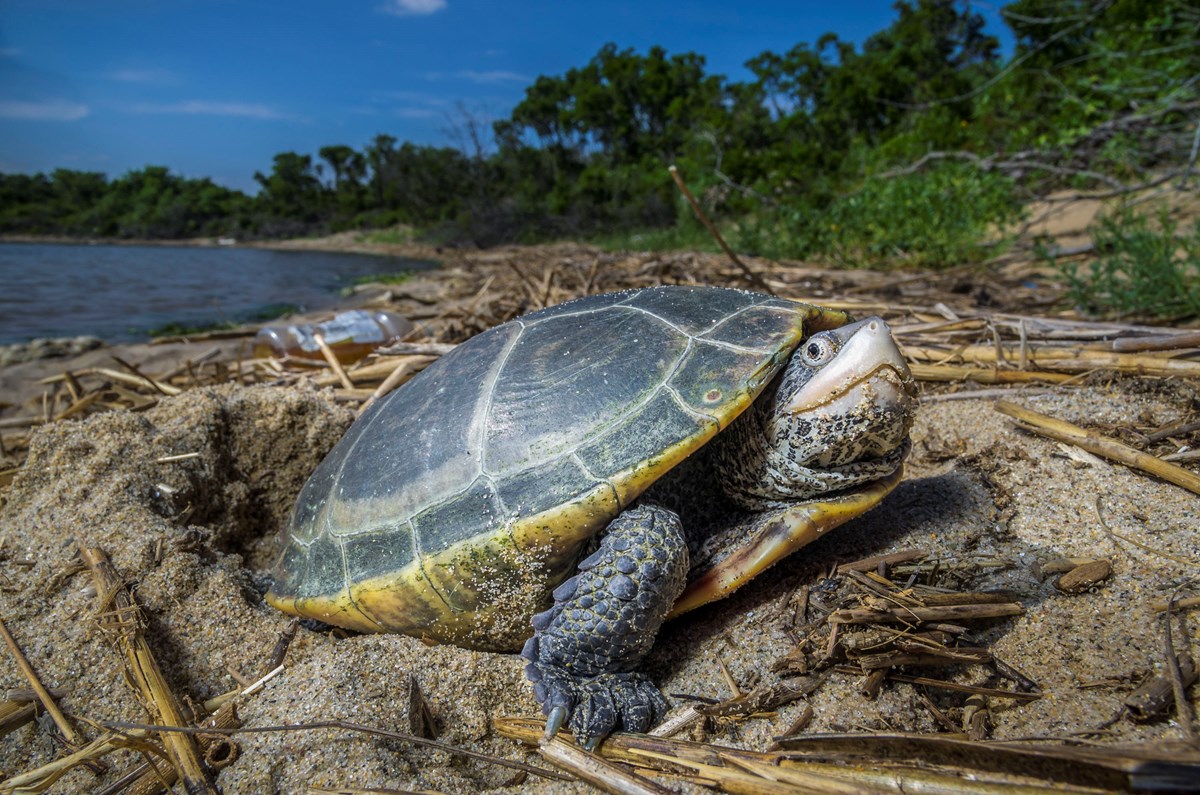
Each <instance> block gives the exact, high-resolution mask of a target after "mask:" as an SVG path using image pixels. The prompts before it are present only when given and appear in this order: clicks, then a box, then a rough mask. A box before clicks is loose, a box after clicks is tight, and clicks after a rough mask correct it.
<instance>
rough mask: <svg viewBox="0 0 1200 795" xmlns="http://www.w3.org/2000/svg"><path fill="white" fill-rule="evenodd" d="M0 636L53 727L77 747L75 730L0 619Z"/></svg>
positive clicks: (77, 740)
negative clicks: (52, 722) (52, 721)
mask: <svg viewBox="0 0 1200 795" xmlns="http://www.w3.org/2000/svg"><path fill="white" fill-rule="evenodd" d="M0 636H2V637H3V638H4V643H5V645H7V646H8V650H9V652H10V653H11V654H12V656H13V659H14V660H16V662H17V667H18V668H20V669H21V673H22V674H23V675H24V676H25V679H26V680H27V681H28V682H29V686H30V687H31V688H33V692H35V693H37V697H38V700H39V701H41V702H42V706H43V707H45V708H46V712H48V713H50V717H51V718H53V719H54V725H55V726H57V727H58V730H59V731H60V732H62V735H63V737H65V738H66V740H67V743H69V744H70V745H72V746H78V745H79V743H80V741H81V739H80V737H79V735H78V734H77V733H76V732H75V728H74V727H73V726H71V723H70V721H68V720H67V716H66V715H64V714H63V713H62V710H60V709H59V708H58V704H57V703H56V702H55V701H54V696H52V695H51V694H50V691H49V690H47V689H46V687H45V685H43V684H42V681H41V679H39V678H38V675H37V671H35V670H33V666H32V665H30V664H29V660H28V659H26V658H25V653H24V652H22V651H21V647H20V646H18V645H17V641H16V638H14V637H13V636H12V633H11V632H9V631H8V627H7V626H5V624H4V621H3V620H2V619H0Z"/></svg>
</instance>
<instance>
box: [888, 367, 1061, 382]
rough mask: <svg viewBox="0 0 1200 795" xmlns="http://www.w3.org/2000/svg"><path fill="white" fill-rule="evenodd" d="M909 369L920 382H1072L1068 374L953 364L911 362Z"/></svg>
mask: <svg viewBox="0 0 1200 795" xmlns="http://www.w3.org/2000/svg"><path fill="white" fill-rule="evenodd" d="M908 369H909V370H911V371H912V374H913V378H915V379H917V380H918V381H974V382H976V383H979V384H1025V383H1029V382H1031V381H1040V382H1042V383H1051V384H1056V383H1062V382H1063V381H1069V380H1071V378H1072V376H1071V375H1070V374H1068V373H1049V372H1041V371H1032V370H994V369H993V370H985V369H983V368H981V367H957V366H955V365H952V364H921V363H919V362H909V363H908Z"/></svg>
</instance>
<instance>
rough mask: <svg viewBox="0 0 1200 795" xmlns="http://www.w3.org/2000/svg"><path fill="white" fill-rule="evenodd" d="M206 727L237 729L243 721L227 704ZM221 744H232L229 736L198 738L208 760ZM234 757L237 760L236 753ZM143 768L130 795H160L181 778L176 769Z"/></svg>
mask: <svg viewBox="0 0 1200 795" xmlns="http://www.w3.org/2000/svg"><path fill="white" fill-rule="evenodd" d="M204 725H205V726H206V727H208V728H216V729H236V728H238V727H240V726H241V725H242V721H241V718H239V717H238V714H237V709H236V708H235V706H234V705H233V704H227V705H225V706H224V707H222V708H221V709H219V710H217V712H216V714H214V715H213V716H212V717H210V718H209V719H208V720H206V721H205V722H204ZM221 743H226V744H227V743H230V738H229V735H227V734H201V735H199V736H198V737H197V742H196V744H197V746H199V749H200V751H201V752H202V753H203V755H204V757H205V758H206V759H207V758H208V757H209V756H210V753H211V751H212V749H213V748H216V747H218V746H219V744H221ZM234 757H235V758H236V752H234ZM222 766H223V767H224V766H225V765H222ZM141 767H142V769H144V772H142V774H141V775H140V776H139V777H138V778H137V779H136V780H135V781H134V782H133V783H132V784H131V785H130V787H129V789H128V795H159V793H163V792H167V791H169V790H170V788H171V786H172V785H174V784H175V782H176V781H177V780H178V778H179V776H178V775H177V774H176V771H175V769H174V768H167V769H166V770H163V769H161V768H158V766H157V765H156V766H155V769H154V770H150V769H148V768H149V767H150V765H149V764H146V765H142V766H141Z"/></svg>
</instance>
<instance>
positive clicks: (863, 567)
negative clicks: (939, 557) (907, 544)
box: [837, 549, 929, 574]
mask: <svg viewBox="0 0 1200 795" xmlns="http://www.w3.org/2000/svg"><path fill="white" fill-rule="evenodd" d="M928 554H929V553H927V552H926V551H925V550H923V549H905V550H901V551H900V552H890V553H888V554H886V555H873V556H871V557H869V558H862V559H861V560H854V561H851V562H849V563H843V564H841V565H839V566H838V567H837V573H838V574H845V573H846V572H850V571H874V570H876V569H877V568H879V566H880V565H883V566H893V565H895V564H897V563H910V562H912V561H914V560H921V559H922V558H925V557H928Z"/></svg>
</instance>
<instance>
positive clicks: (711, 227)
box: [667, 165, 775, 295]
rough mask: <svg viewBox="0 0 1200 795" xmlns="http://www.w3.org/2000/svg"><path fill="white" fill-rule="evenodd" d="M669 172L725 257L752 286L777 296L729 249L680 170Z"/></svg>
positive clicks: (673, 167)
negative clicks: (689, 188)
mask: <svg viewBox="0 0 1200 795" xmlns="http://www.w3.org/2000/svg"><path fill="white" fill-rule="evenodd" d="M667 171H669V172H671V179H673V180H675V184H676V185H677V186H678V187H679V192H680V193H682V194H683V197H684V198H685V199H687V203H688V204H689V205H691V208H692V212H694V213H695V214H696V217H697V218H699V219H700V223H702V224H704V228H705V229H707V230H708V233H709V234H710V235H712V236H713V239H714V240H716V241H717V244H718V245H719V246H720V247H721V250H722V251H724V252H725V256H727V257H729V260H730V261H731V262H732V263H733V264H734V265H737V266H738V269H739V270H741V272H742V273H743V274H745V276H746V278H747V279H749V280H750V283H751V284H753V285H754V286H755V287H757V288H758V289H760V290H762V291H763V292H764V293H769V294H770V295H775V291H774V290H772V289H771V287H770V286H769V285H768V284H767V283H766V282H765V281H763V277H762V276H760V275H759V274H758V273H757V272H755V271H753V270H751V268H750V266H749V265H747V264H746V263H744V262H742V261H741V260H740V259H739V258H738V255H737V254H734V253H733V249H731V248H730V247H729V244H728V243H726V242H725V238H723V237H721V233H720V232H718V231H717V227H716V225H715V224H713V222H712V221H711V220H709V218H708V214H707V213H705V212H704V210H703V209H702V208H701V207H700V203H699V202H698V201H696V197H695V196H693V195H692V192H691V191H690V190H688V186H687V183H686V182H684V181H683V177H682V176H680V175H679V169H677V168H675V166H673V165H672V166H668V167H667Z"/></svg>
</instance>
